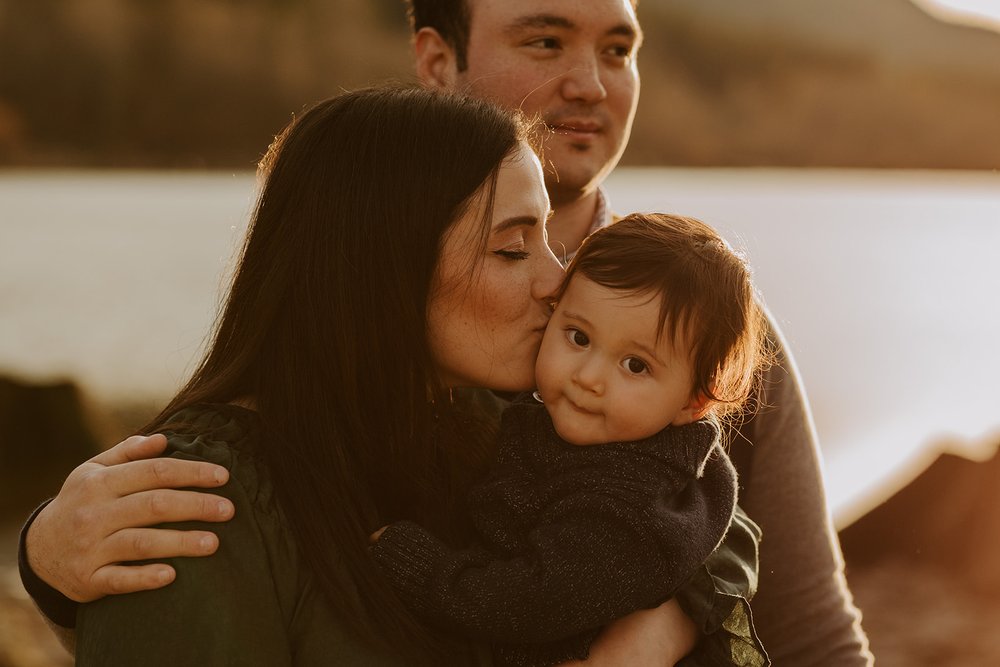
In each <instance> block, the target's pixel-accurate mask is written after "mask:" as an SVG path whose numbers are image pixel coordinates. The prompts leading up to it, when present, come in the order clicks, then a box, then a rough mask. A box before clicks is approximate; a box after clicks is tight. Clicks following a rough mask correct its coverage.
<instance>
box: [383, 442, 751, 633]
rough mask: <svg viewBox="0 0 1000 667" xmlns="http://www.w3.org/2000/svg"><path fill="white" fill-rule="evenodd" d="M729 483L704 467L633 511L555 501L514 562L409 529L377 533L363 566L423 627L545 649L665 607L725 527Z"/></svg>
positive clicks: (617, 499) (600, 502)
mask: <svg viewBox="0 0 1000 667" xmlns="http://www.w3.org/2000/svg"><path fill="white" fill-rule="evenodd" d="M732 475H733V473H732V468H731V466H730V464H729V463H728V460H727V459H724V458H713V459H711V460H710V461H709V462H708V464H706V468H705V474H704V476H703V477H702V478H701V479H699V480H692V481H691V482H690V483H688V484H687V486H686V487H685V488H684V490H683V492H681V493H677V494H675V495H672V496H670V497H659V498H655V499H651V498H649V497H648V496H647V497H645V498H643V500H642V501H641V502H636V499H635V498H634V497H632V496H631V495H630V493H629V492H626V491H625V490H624V489H621V488H611V487H607V488H604V489H602V490H600V491H595V490H593V489H591V490H588V491H587V492H580V493H578V494H575V495H572V496H568V497H565V498H563V499H561V500H559V501H557V502H555V503H553V504H552V505H551V506H550V507H548V508H547V509H546V510H544V511H543V513H542V514H541V516H540V519H539V521H538V522H537V523H536V524H535V525H534V526H533V527H532V528H531V529H530V531H529V532H528V534H527V540H526V543H527V545H528V546H527V548H526V549H525V550H524V551H523V552H520V553H518V554H516V555H513V556H506V555H500V554H496V553H492V552H490V551H489V550H487V549H486V548H484V547H482V546H478V547H473V548H469V549H463V550H452V549H449V548H448V547H447V546H446V545H445V544H444V543H442V542H441V541H440V540H438V539H436V538H435V537H434V536H433V535H431V534H430V533H428V532H427V531H425V530H424V529H422V528H421V527H420V526H418V525H416V524H413V523H410V522H400V523H397V524H393V525H391V526H390V527H389V528H388V529H386V531H385V532H384V533H383V534H382V536H381V538H380V539H379V541H378V542H377V543H376V544H375V545H374V546H373V548H372V555H373V557H374V558H375V560H376V562H377V563H378V564H379V566H380V567H381V568H382V570H383V571H384V572H385V573H386V575H387V576H388V577H389V579H390V581H391V583H392V584H393V586H394V587H395V588H396V589H397V591H398V592H399V594H400V595H401V597H402V599H403V600H404V602H405V603H406V604H407V605H408V606H410V607H411V608H412V609H414V610H415V611H416V612H417V613H419V614H420V615H422V616H423V617H424V618H425V619H427V620H428V621H429V622H432V623H434V624H437V625H441V626H443V627H446V628H450V629H452V630H457V631H459V632H462V633H465V634H467V635H469V636H471V637H473V638H477V639H484V640H488V641H491V642H494V643H496V642H499V643H541V642H550V641H554V640H558V639H563V638H566V637H570V636H572V635H574V634H577V633H580V632H584V631H587V630H594V629H597V628H600V627H601V626H603V625H606V624H607V623H609V622H611V621H613V620H615V619H617V618H620V617H622V616H625V615H627V614H629V613H630V612H632V611H636V610H638V609H643V608H650V607H654V606H656V605H658V604H660V603H662V602H663V601H665V600H666V599H667V598H669V597H670V596H671V595H672V594H673V592H674V591H675V590H676V589H677V588H678V587H679V586H680V585H682V584H683V583H684V582H685V581H686V580H687V579H688V577H690V576H691V575H692V574H693V573H694V572H695V570H696V569H697V568H698V566H699V565H700V564H701V562H702V561H703V560H704V559H705V558H706V557H707V556H708V554H709V553H711V551H712V550H713V549H714V548H715V547H716V545H717V544H718V542H719V539H720V537H721V534H722V532H723V531H724V530H725V528H726V526H728V525H729V521H730V518H731V516H732V511H733V499H734V491H735V482H734V480H733V476H732ZM629 491H631V490H629Z"/></svg>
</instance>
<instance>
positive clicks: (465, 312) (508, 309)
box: [427, 145, 563, 391]
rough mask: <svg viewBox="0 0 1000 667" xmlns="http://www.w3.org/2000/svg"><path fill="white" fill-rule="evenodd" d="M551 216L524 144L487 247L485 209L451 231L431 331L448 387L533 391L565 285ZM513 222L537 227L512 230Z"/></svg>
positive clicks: (505, 177)
mask: <svg viewBox="0 0 1000 667" xmlns="http://www.w3.org/2000/svg"><path fill="white" fill-rule="evenodd" d="M548 213H549V198H548V196H547V195H546V193H545V185H544V183H543V180H542V170H541V165H540V164H539V162H538V158H537V157H535V154H534V153H533V152H532V151H531V149H530V148H529V147H528V146H527V145H521V146H519V147H518V148H517V150H516V151H515V152H514V153H513V154H512V155H510V156H509V157H508V158H507V159H506V160H505V162H504V164H503V165H502V167H501V169H500V173H499V177H498V180H497V188H496V198H495V201H494V208H493V218H492V220H490V222H489V224H490V233H489V237H488V238H487V241H486V246H485V248H484V247H483V245H482V229H481V225H482V214H483V205H482V203H480V204H479V205H476V206H470V207H469V210H468V211H467V212H466V215H465V216H464V217H462V218H461V219H460V220H458V221H457V222H455V224H454V225H453V226H452V227H451V229H449V230H448V232H447V234H446V236H445V239H444V246H443V248H442V251H441V257H440V261H439V263H438V268H437V272H436V274H435V277H434V282H433V285H432V293H431V299H430V304H429V306H428V326H427V329H428V332H427V336H428V341H429V343H430V346H431V351H432V354H433V355H434V360H435V364H436V366H437V368H438V372H439V373H440V375H441V379H442V381H443V382H444V383H445V384H446V385H447V386H451V387H491V388H494V389H500V390H506V391H518V390H525V389H529V388H531V387H532V386H533V382H534V363H535V357H536V356H537V354H538V347H539V345H540V344H541V339H542V333H543V330H544V327H545V324H546V322H547V321H548V318H549V315H550V313H551V309H550V306H549V303H550V301H549V300H550V298H551V295H552V294H553V293H554V292H555V290H556V288H557V287H558V285H559V282H560V281H561V280H562V278H563V270H562V267H561V266H560V265H559V262H558V260H557V259H556V258H555V256H554V255H553V254H552V252H551V251H550V250H549V247H548V243H547V237H546V233H545V220H546V218H547V216H548ZM512 220H524V221H533V223H534V224H528V223H527V222H525V223H523V224H520V223H519V224H514V225H513V226H506V227H505V224H504V223H505V222H508V221H512ZM470 267H473V268H472V271H471V276H470Z"/></svg>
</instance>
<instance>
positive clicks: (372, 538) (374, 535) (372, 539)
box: [368, 526, 389, 544]
mask: <svg viewBox="0 0 1000 667" xmlns="http://www.w3.org/2000/svg"><path fill="white" fill-rule="evenodd" d="M388 527H389V526H382V527H381V528H379V529H378V530H376V531H375V532H374V533H372V534H371V535H370V536H369V537H368V543H369V544H375V543H376V542H378V538H380V537H382V533H384V532H385V529H386V528H388Z"/></svg>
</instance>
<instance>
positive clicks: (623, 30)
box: [605, 23, 642, 42]
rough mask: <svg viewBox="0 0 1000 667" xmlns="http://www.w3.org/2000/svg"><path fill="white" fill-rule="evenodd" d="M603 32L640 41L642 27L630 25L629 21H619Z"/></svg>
mask: <svg viewBox="0 0 1000 667" xmlns="http://www.w3.org/2000/svg"><path fill="white" fill-rule="evenodd" d="M605 34H606V35H617V36H619V37H628V38H629V39H631V40H634V41H636V42H642V29H641V28H639V27H638V26H634V25H632V24H631V23H619V24H618V25H616V26H615V27H613V28H611V29H610V30H608V31H607V32H606V33H605Z"/></svg>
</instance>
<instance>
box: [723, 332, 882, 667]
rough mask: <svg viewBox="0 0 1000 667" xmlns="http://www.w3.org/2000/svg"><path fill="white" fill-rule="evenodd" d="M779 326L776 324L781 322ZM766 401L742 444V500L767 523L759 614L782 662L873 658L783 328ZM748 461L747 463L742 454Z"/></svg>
mask: <svg viewBox="0 0 1000 667" xmlns="http://www.w3.org/2000/svg"><path fill="white" fill-rule="evenodd" d="M772 326H773V325H772ZM772 335H773V336H774V340H775V341H776V342H777V344H778V351H779V360H778V363H777V364H775V366H773V367H772V368H771V369H770V371H769V372H768V373H767V376H766V377H765V379H764V383H763V387H764V389H763V395H762V397H761V406H762V407H761V408H760V410H759V412H758V414H757V415H756V416H755V417H754V418H753V419H752V420H751V421H750V422H748V424H747V425H746V426H745V427H744V429H743V435H744V437H745V440H744V439H743V438H737V439H736V442H734V445H733V446H734V448H737V447H747V448H749V452H748V453H747V456H737V455H734V459H735V460H736V461H737V465H738V467H739V472H740V482H741V493H740V505H741V506H742V507H743V508H744V509H745V510H746V511H747V513H748V514H749V515H750V516H751V517H753V518H754V520H755V521H756V522H757V523H758V524H759V525H760V527H761V529H762V530H763V534H764V538H763V540H762V541H761V545H760V587H759V590H758V593H757V596H756V597H755V598H754V601H753V603H754V622H755V625H756V629H757V631H758V633H759V634H760V638H761V640H762V641H763V643H764V645H765V646H767V647H768V651H769V653H770V654H771V657H772V659H773V660H774V662H775V664H778V665H784V664H789V665H799V666H801V667H810V666H811V665H823V666H824V667H848V666H851V667H853V666H860V665H870V664H872V661H873V658H872V656H871V653H870V652H869V651H868V641H867V638H866V637H865V634H864V631H863V630H862V629H861V625H860V613H859V612H858V610H857V609H856V608H855V606H854V604H853V603H852V601H851V595H850V592H849V590H848V588H847V583H846V580H845V578H844V563H843V559H842V557H841V554H840V546H839V543H838V541H837V536H836V534H835V532H834V530H833V527H832V522H831V519H830V515H829V510H828V508H827V504H826V496H825V492H824V489H823V477H822V473H821V470H820V456H819V448H818V443H817V438H816V433H815V429H814V427H813V424H812V419H811V416H810V413H809V407H808V404H807V402H806V398H805V395H804V393H803V391H802V387H801V384H800V380H799V377H798V372H797V370H796V368H795V365H794V362H793V361H792V359H791V357H790V356H789V352H788V349H787V346H786V345H785V343H784V341H783V340H782V339H781V336H780V335H779V334H778V333H777V332H776V331H772ZM740 461H745V463H740Z"/></svg>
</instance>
